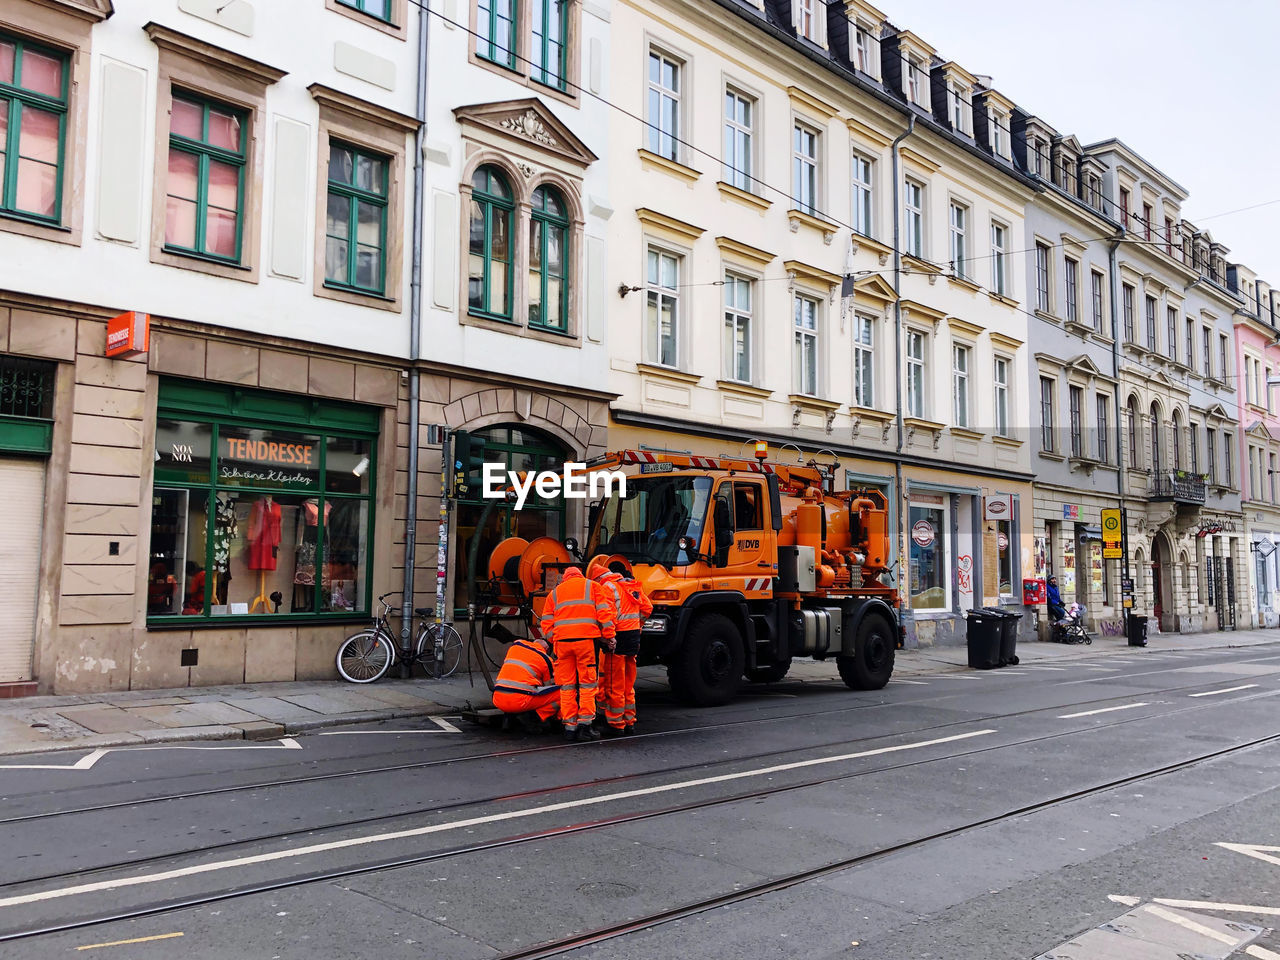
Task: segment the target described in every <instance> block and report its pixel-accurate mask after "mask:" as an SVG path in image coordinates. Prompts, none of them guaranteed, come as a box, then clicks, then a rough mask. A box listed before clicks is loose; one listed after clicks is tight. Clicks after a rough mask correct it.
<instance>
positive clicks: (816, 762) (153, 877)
mask: <svg viewBox="0 0 1280 960" xmlns="http://www.w3.org/2000/svg"><path fill="white" fill-rule="evenodd" d="M995 732H996V731H995V730H993V729H986V730H975V731H973V732H972V733H960V734H956V735H954V736H950V737H940V738H938V739H936V740H921V741H918V742H916V743H904V744H900V745H898V746H894V747H878V748H876V749H874V750H860V751H858V752H857V753H844V754H840V755H839V756H835V757H818V758H816V759H813V760H797V761H794V762H792V763H780V764H775V765H774V766H771V767H759V768H757V769H755V770H741V771H739V772H737V773H723V774H720V775H718V776H714V777H701V778H699V779H697V780H682V781H678V782H676V783H667V784H662V785H660V786H656V787H640V788H637V789H635V790H624V791H622V792H620V793H608V794H603V795H601V796H598V797H584V798H582V799H580V800H565V801H563V802H561V803H548V804H543V805H542V806H537V807H523V808H521V809H519V810H508V811H507V812H505V813H493V814H489V815H488V816H484V817H471V818H469V819H466V820H452V821H449V822H448V823H436V824H432V825H430V826H426V827H415V828H413V829H412V830H396V831H393V832H391V833H376V834H373V835H371V836H367V837H351V838H349V839H347V840H332V841H329V842H328V843H315V844H311V845H310V846H306V847H294V848H292V849H285V850H276V851H273V852H272V853H259V854H254V855H252V856H247V857H237V858H236V859H234V860H218V861H216V862H213V863H201V864H195V865H193V866H189V867H179V868H176V869H173V870H165V871H162V872H160V873H148V874H141V875H139V876H133V877H121V878H119V879H117V880H99V881H97V882H96V883H82V884H77V885H76V886H73V887H59V888H57V889H53V890H42V891H40V892H39V893H28V894H22V895H19V896H14V897H5V898H3V899H0V907H14V906H19V905H21V904H26V903H39V902H40V901H44V900H60V899H62V898H64V897H71V896H76V895H79V894H82V893H96V892H98V891H101V890H117V889H120V888H121V887H136V886H139V885H141V884H146V883H161V882H163V881H165V880H176V879H177V878H179V877H189V876H193V875H195V874H200V873H212V872H214V871H218V870H228V869H231V868H233V867H244V866H251V865H253V864H259V863H271V862H272V861H275V860H293V859H295V858H298V857H305V856H309V855H311V854H313V853H328V852H329V851H332V850H345V849H348V848H351V847H362V846H367V845H368V844H371V843H382V842H384V841H387V840H404V839H406V838H409V837H424V836H428V835H430V834H433V833H445V832H448V831H450V830H460V829H464V828H467V827H477V826H483V825H485V824H490V823H501V822H503V821H506V820H521V819H524V818H526V817H536V816H541V815H543V814H547V813H555V812H557V811H560V810H574V809H577V808H579V807H592V806H598V805H600V804H605V803H615V802H616V801H618V800H628V799H630V798H632V797H646V796H652V795H654V794H658V793H671V792H672V791H675V790H685V789H688V788H690V787H702V786H707V785H709V784H713V783H728V782H730V781H733V780H745V779H748V778H750V777H763V776H768V775H770V774H775V773H784V772H786V771H788V770H801V769H804V768H806V767H817V766H823V765H826V764H831V763H841V762H843V761H845V760H857V759H861V758H863V757H877V756H883V755H884V754H887V753H901V752H903V751H905V750H919V749H921V748H922V747H933V746H938V745H939V744H944V743H956V742H957V741H960V740H970V739H972V738H974V737H983V736H986V735H987V734H989V733H995Z"/></svg>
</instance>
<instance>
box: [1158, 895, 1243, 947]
mask: <svg viewBox="0 0 1280 960" xmlns="http://www.w3.org/2000/svg"><path fill="white" fill-rule="evenodd" d="M1143 910H1145V911H1146V912H1147V913H1149V914H1151V915H1152V916H1156V917H1159V918H1160V919H1161V920H1168V921H1169V922H1170V923H1176V924H1177V925H1178V926H1180V927H1182V928H1183V929H1184V930H1190V931H1191V932H1193V933H1198V934H1200V936H1202V937H1208V938H1209V939H1210V940H1217V941H1218V942H1219V943H1229V944H1231V946H1233V947H1234V946H1236V945H1237V944H1238V943H1239V942H1240V940H1239V939H1238V938H1237V937H1229V936H1227V935H1226V934H1225V933H1220V932H1219V931H1217V930H1214V929H1213V928H1212V927H1206V926H1205V925H1204V924H1202V923H1196V922H1195V921H1194V920H1190V919H1188V918H1187V917H1184V916H1182V915H1181V914H1177V913H1174V912H1173V911H1172V910H1166V909H1164V907H1157V906H1155V905H1154V904H1148V905H1147V906H1145V907H1143ZM1246 939H1248V938H1246Z"/></svg>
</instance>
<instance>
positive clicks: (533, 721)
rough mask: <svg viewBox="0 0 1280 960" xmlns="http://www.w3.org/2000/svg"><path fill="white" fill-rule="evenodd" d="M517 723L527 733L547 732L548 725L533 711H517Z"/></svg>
mask: <svg viewBox="0 0 1280 960" xmlns="http://www.w3.org/2000/svg"><path fill="white" fill-rule="evenodd" d="M515 720H516V724H517V725H518V726H519V727H520V729H521V730H523V731H524V732H525V733H545V732H546V730H547V728H546V725H545V724H544V723H543V722H542V721H541V720H539V719H538V718H537V717H536V716H534V715H533V714H532V713H517V714H516V717H515Z"/></svg>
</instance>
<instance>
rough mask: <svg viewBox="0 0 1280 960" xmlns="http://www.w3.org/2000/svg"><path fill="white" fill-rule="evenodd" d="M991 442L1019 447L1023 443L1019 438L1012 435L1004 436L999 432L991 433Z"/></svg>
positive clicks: (1002, 445) (1003, 445) (997, 444)
mask: <svg viewBox="0 0 1280 960" xmlns="http://www.w3.org/2000/svg"><path fill="white" fill-rule="evenodd" d="M991 442H992V443H994V444H996V446H1000V447H1020V446H1022V444H1023V441H1021V440H1017V439H1015V438H1014V437H1006V436H1003V435H1002V434H999V433H996V434H992V436H991Z"/></svg>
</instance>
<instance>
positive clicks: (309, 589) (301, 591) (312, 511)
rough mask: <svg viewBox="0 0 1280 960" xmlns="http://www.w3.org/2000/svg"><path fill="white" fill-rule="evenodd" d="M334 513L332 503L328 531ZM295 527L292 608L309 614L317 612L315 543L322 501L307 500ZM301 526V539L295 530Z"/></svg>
mask: <svg viewBox="0 0 1280 960" xmlns="http://www.w3.org/2000/svg"><path fill="white" fill-rule="evenodd" d="M332 510H333V504H331V503H326V504H325V505H324V522H325V527H326V529H328V523H329V513H330V512H331V511H332ZM294 525H295V531H294V538H295V540H296V541H297V543H298V546H297V550H296V556H295V565H294V573H293V605H292V607H291V608H290V609H291V610H292V611H293V612H295V613H296V612H304V613H309V612H311V611H312V610H314V609H315V590H316V541H317V540H318V539H319V536H318V532H319V525H320V501H319V500H316V499H315V498H314V497H313V498H312V499H310V500H304V501H303V503H302V507H301V508H300V509H299V510H298V513H297V518H296V519H295V521H294ZM298 526H301V527H302V530H301V536H299V535H298V531H297V529H296V527H298ZM324 552H325V554H326V556H327V555H328V553H329V547H328V543H327V542H326V543H325V551H324Z"/></svg>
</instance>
